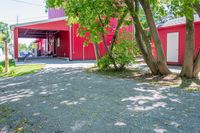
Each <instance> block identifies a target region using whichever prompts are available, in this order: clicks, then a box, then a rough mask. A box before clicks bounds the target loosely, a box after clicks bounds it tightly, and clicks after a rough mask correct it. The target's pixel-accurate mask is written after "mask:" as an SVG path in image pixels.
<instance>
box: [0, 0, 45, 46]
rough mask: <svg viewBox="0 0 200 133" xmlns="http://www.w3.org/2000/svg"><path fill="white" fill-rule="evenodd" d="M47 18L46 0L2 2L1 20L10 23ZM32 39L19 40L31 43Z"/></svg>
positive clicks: (10, 0)
mask: <svg viewBox="0 0 200 133" xmlns="http://www.w3.org/2000/svg"><path fill="white" fill-rule="evenodd" d="M17 16H18V18H19V23H23V22H31V21H37V20H42V19H47V13H45V0H3V1H2V2H1V4H0V21H3V22H6V23H8V24H16V22H17ZM30 41H32V40H29V39H20V40H19V42H25V43H29V42H30Z"/></svg>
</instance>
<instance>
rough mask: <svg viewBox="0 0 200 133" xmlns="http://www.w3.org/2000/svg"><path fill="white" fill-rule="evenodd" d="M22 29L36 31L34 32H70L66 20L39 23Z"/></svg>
mask: <svg viewBox="0 0 200 133" xmlns="http://www.w3.org/2000/svg"><path fill="white" fill-rule="evenodd" d="M20 28H25V29H34V30H62V31H68V30H69V27H68V26H67V22H66V21H65V20H59V21H54V22H46V23H38V24H30V25H27V26H21V27H20Z"/></svg>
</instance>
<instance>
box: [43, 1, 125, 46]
mask: <svg viewBox="0 0 200 133" xmlns="http://www.w3.org/2000/svg"><path fill="white" fill-rule="evenodd" d="M46 4H47V6H48V7H62V8H64V10H65V13H66V15H67V21H68V24H74V23H78V24H79V25H80V27H79V33H78V35H79V36H82V37H86V41H87V42H86V43H85V44H87V43H89V42H92V43H94V44H99V43H100V42H101V41H102V36H101V35H102V34H104V33H105V34H106V33H107V29H108V28H109V27H110V25H109V21H110V18H114V17H116V18H119V17H120V16H121V15H122V14H123V12H124V8H123V7H120V6H118V7H116V5H115V4H114V3H113V0H67V1H62V0H46ZM88 33H89V34H88Z"/></svg>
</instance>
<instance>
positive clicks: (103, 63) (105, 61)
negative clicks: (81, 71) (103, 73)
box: [98, 54, 112, 70]
mask: <svg viewBox="0 0 200 133" xmlns="http://www.w3.org/2000/svg"><path fill="white" fill-rule="evenodd" d="M111 64H112V62H111V60H110V57H109V56H108V55H107V54H106V55H104V56H103V57H102V58H101V59H100V60H99V62H98V67H99V69H101V70H103V69H107V68H109V66H110V65H111Z"/></svg>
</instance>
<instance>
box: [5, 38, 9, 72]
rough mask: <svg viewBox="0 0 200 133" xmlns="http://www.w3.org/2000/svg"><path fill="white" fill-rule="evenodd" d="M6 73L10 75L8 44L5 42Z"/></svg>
mask: <svg viewBox="0 0 200 133" xmlns="http://www.w3.org/2000/svg"><path fill="white" fill-rule="evenodd" d="M5 72H6V73H9V57H8V43H7V42H5Z"/></svg>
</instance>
